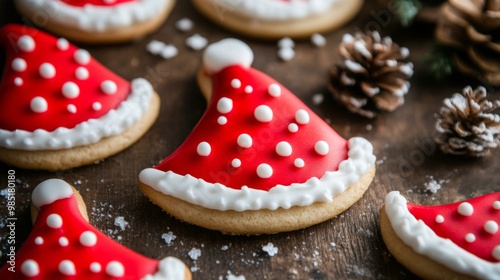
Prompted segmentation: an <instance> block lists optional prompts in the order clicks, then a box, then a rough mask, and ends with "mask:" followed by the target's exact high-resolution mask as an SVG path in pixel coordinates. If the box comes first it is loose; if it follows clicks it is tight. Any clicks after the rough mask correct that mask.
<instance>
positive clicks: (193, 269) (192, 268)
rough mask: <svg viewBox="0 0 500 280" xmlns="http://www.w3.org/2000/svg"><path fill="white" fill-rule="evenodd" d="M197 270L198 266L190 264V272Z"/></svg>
mask: <svg viewBox="0 0 500 280" xmlns="http://www.w3.org/2000/svg"><path fill="white" fill-rule="evenodd" d="M198 270H199V268H198V267H197V266H192V267H191V272H196V271H198Z"/></svg>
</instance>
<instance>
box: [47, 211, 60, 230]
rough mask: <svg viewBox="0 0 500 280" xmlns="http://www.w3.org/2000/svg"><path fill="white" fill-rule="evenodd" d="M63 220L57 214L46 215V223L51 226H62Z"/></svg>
mask: <svg viewBox="0 0 500 280" xmlns="http://www.w3.org/2000/svg"><path fill="white" fill-rule="evenodd" d="M62 224H63V220H62V218H61V216H59V215H58V214H50V215H49V216H47V225H48V226H49V227H51V228H60V227H62Z"/></svg>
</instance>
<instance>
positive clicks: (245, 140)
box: [236, 133, 253, 148]
mask: <svg viewBox="0 0 500 280" xmlns="http://www.w3.org/2000/svg"><path fill="white" fill-rule="evenodd" d="M236 142H237V143H238V146H240V147H242V148H250V147H252V144H253V139H252V137H251V136H250V135H248V134H246V133H243V134H240V136H238V139H237V140H236Z"/></svg>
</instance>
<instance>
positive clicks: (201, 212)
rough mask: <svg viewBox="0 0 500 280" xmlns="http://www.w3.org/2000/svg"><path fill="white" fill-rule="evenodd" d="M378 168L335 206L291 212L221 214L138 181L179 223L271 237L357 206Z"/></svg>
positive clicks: (318, 205) (339, 197) (326, 204)
mask: <svg viewBox="0 0 500 280" xmlns="http://www.w3.org/2000/svg"><path fill="white" fill-rule="evenodd" d="M374 175H375V166H374V167H372V168H371V169H370V171H368V172H366V173H365V174H364V175H363V176H362V177H361V178H360V179H359V180H358V181H357V182H356V183H354V184H352V185H350V186H349V187H348V188H347V189H346V190H345V191H344V192H343V193H341V194H338V195H336V196H334V197H333V201H332V202H316V203H313V204H311V205H309V206H294V207H291V208H289V209H283V208H279V209H277V210H268V209H263V210H248V211H242V212H238V211H233V210H228V211H219V210H214V209H208V208H204V207H201V206H198V205H194V204H191V203H188V202H186V201H183V200H181V199H178V198H175V197H173V196H169V195H165V194H163V193H161V192H158V191H156V190H154V189H153V188H151V187H150V186H148V185H146V184H144V183H142V182H140V181H139V187H140V188H141V190H142V191H143V192H144V193H145V194H146V196H147V197H148V198H149V199H150V200H151V202H153V203H154V204H156V205H158V206H159V207H161V208H162V209H163V210H165V211H166V212H167V213H169V214H171V215H172V216H174V217H176V218H177V219H179V220H182V221H185V222H188V223H190V224H194V225H197V226H201V227H204V228H208V229H212V230H218V231H221V232H222V233H225V234H236V235H239V234H248V235H254V234H272V233H278V232H287V231H293V230H297V229H302V228H306V227H309V226H312V225H315V224H319V223H321V222H324V221H326V220H329V219H331V218H333V217H335V216H337V215H338V214H340V213H342V212H343V211H345V210H346V209H347V208H349V207H350V206H352V205H353V204H354V203H356V202H357V201H358V200H359V199H360V198H361V196H363V194H364V193H365V191H366V190H367V189H368V187H369V186H370V183H371V181H372V179H373V176H374Z"/></svg>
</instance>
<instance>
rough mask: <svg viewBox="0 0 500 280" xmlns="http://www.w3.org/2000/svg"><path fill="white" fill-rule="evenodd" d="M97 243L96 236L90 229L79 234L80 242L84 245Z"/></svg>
mask: <svg viewBox="0 0 500 280" xmlns="http://www.w3.org/2000/svg"><path fill="white" fill-rule="evenodd" d="M96 243H97V236H96V235H95V233H93V232H91V231H84V232H83V233H82V234H80V244H82V245H83V246H85V247H92V246H94V245H95V244H96Z"/></svg>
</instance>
